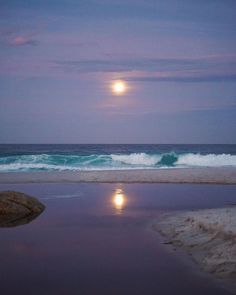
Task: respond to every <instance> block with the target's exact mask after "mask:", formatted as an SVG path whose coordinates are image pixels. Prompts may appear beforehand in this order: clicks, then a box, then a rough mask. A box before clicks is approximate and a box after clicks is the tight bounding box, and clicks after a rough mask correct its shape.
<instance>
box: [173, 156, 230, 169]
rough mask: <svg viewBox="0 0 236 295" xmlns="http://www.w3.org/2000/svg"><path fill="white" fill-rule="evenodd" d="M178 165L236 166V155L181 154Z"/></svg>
mask: <svg viewBox="0 0 236 295" xmlns="http://www.w3.org/2000/svg"><path fill="white" fill-rule="evenodd" d="M176 165H177V166H178V165H180V166H182V165H183V166H189V167H194V166H197V167H223V166H236V155H229V154H220V155H215V154H208V155H200V154H185V155H179V156H178V160H177V162H176Z"/></svg>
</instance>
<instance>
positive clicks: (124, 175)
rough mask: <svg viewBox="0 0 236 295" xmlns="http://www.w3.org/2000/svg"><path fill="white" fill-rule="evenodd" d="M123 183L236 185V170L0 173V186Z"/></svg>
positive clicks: (195, 169) (189, 169) (194, 169)
mask: <svg viewBox="0 0 236 295" xmlns="http://www.w3.org/2000/svg"><path fill="white" fill-rule="evenodd" d="M32 182H33V183H34V182H36V183H37V182H45V183H50V182H51V183H53V182H54V183H55V182H107V183H112V182H122V183H135V182H136V183H219V184H236V168H233V167H232V168H230V167H225V168H180V169H174V168H173V169H170V168H169V169H156V170H109V171H108V170H107V171H104V170H100V171H62V172H31V173H28V172H22V173H18V172H11V173H0V183H32Z"/></svg>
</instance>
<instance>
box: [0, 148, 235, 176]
mask: <svg viewBox="0 0 236 295" xmlns="http://www.w3.org/2000/svg"><path fill="white" fill-rule="evenodd" d="M228 166H232V167H236V145H235V144H234V145H225V144H221V145H219V144H216V145H215V144H214V145H213V144H211V145H208V144H197V145H195V144H194V145H189V144H117V145H111V144H30V145H29V144H27V145H26V144H2V145H0V172H34V171H35V172H39V171H77V170H79V171H83V170H92V171H93V170H94V171H96V170H125V169H126V170H131V169H142V170H143V169H168V168H194V167H228Z"/></svg>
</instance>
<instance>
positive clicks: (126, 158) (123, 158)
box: [111, 153, 161, 166]
mask: <svg viewBox="0 0 236 295" xmlns="http://www.w3.org/2000/svg"><path fill="white" fill-rule="evenodd" d="M111 158H112V160H113V161H115V162H121V163H124V164H130V165H141V166H155V165H156V163H158V162H159V161H160V159H161V155H148V154H145V153H132V154H130V155H111Z"/></svg>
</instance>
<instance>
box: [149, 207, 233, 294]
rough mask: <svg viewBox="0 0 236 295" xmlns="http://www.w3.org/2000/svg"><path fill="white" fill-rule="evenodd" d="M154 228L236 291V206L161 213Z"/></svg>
mask: <svg viewBox="0 0 236 295" xmlns="http://www.w3.org/2000/svg"><path fill="white" fill-rule="evenodd" d="M154 228H155V229H156V230H158V231H159V232H160V233H161V234H162V235H164V236H165V237H166V238H167V240H168V243H170V244H173V245H174V246H181V247H183V248H184V249H185V250H187V252H188V253H190V254H191V255H192V257H193V259H194V260H195V261H196V262H197V263H198V264H199V265H200V266H201V268H202V269H203V270H205V271H207V272H209V273H212V274H213V275H215V276H216V277H217V278H220V279H223V280H224V281H225V282H227V283H229V284H230V285H229V286H230V288H231V290H233V291H235V293H236V207H235V206H232V207H228V208H220V209H207V210H199V211H190V212H178V213H172V214H168V215H167V214H166V215H163V216H162V217H161V218H160V220H159V221H158V222H157V223H156V224H155V225H154Z"/></svg>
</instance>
